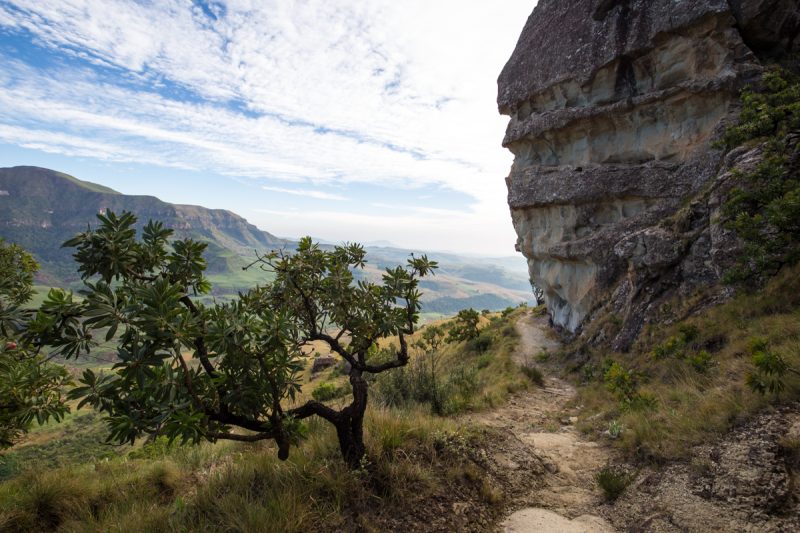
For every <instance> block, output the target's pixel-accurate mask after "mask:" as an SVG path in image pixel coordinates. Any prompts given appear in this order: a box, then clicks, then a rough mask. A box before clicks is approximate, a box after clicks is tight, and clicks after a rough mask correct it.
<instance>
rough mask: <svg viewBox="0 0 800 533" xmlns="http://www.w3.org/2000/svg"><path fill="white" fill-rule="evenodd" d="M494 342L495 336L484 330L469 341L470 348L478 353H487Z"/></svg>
mask: <svg viewBox="0 0 800 533" xmlns="http://www.w3.org/2000/svg"><path fill="white" fill-rule="evenodd" d="M492 343H494V337H493V336H492V334H491V333H488V332H486V331H482V332H481V333H480V334H479V335H478V336H477V337H475V338H474V339H472V340H470V341H469V344H468V348H469V350H471V351H473V352H477V353H485V352H486V351H487V350H488V349H489V348H491V347H492Z"/></svg>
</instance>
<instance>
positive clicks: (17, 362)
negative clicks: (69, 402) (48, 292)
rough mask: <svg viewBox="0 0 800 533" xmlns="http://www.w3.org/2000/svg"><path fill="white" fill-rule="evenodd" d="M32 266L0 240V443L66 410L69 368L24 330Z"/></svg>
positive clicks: (27, 258) (25, 255)
mask: <svg viewBox="0 0 800 533" xmlns="http://www.w3.org/2000/svg"><path fill="white" fill-rule="evenodd" d="M37 270H38V265H37V264H36V262H35V261H34V260H33V258H32V257H31V256H30V254H28V253H27V252H25V251H24V250H23V249H22V248H20V247H19V246H17V245H14V244H6V243H5V242H3V241H2V240H0V448H6V447H9V446H11V445H13V444H14V443H15V442H16V441H17V440H18V439H19V438H20V436H22V435H23V434H24V433H25V432H26V431H28V429H29V428H30V426H31V425H32V424H33V423H34V422H36V423H38V424H44V423H45V422H46V421H48V420H49V419H50V418H54V419H56V420H60V419H61V418H62V417H63V416H64V415H65V414H66V413H67V412H68V411H69V409H68V407H67V406H66V404H65V402H64V399H63V397H62V394H61V391H62V388H63V387H64V386H66V385H67V384H69V383H70V378H69V374H68V373H67V371H66V370H65V369H64V368H62V367H61V366H59V365H55V364H52V363H48V362H47V361H46V360H45V358H44V357H43V356H42V355H40V354H39V350H38V347H37V346H35V345H34V344H32V343H31V342H30V341H29V340H28V339H27V338H26V337H25V335H24V333H25V331H26V329H27V328H28V325H29V323H30V321H31V314H30V313H29V312H27V311H26V310H25V309H23V308H22V306H23V305H24V304H26V303H27V302H28V301H29V300H30V297H31V295H32V294H33V291H32V285H33V277H34V274H35V273H36V271H37Z"/></svg>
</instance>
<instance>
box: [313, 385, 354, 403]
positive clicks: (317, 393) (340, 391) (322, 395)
mask: <svg viewBox="0 0 800 533" xmlns="http://www.w3.org/2000/svg"><path fill="white" fill-rule="evenodd" d="M348 393H350V387H349V386H348V385H337V384H335V383H331V382H330V381H326V382H324V383H320V384H319V385H317V386H316V387H315V388H314V390H312V391H311V396H312V397H313V398H314V399H315V400H317V401H318V402H327V401H329V400H335V399H336V398H341V397H342V396H346V395H347V394H348Z"/></svg>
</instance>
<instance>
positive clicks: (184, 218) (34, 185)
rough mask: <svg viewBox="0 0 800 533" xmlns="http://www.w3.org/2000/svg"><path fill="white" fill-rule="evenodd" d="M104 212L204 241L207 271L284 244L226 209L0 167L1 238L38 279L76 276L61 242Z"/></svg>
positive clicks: (32, 169) (46, 172)
mask: <svg viewBox="0 0 800 533" xmlns="http://www.w3.org/2000/svg"><path fill="white" fill-rule="evenodd" d="M108 210H111V211H116V212H120V211H131V212H132V213H135V214H136V215H137V217H138V218H139V224H140V225H144V224H145V223H146V222H147V221H148V220H149V219H154V220H161V221H163V222H164V223H165V225H166V226H167V227H170V228H172V229H174V230H175V233H176V236H178V237H192V238H194V239H198V240H202V241H206V242H208V243H209V255H210V257H209V267H210V271H212V272H224V271H226V270H228V269H229V267H231V266H234V265H230V264H229V262H230V260H231V258H232V257H235V256H240V255H242V254H248V253H249V254H250V255H252V254H253V250H260V251H263V250H267V249H273V248H276V247H282V246H285V245H286V244H287V241H285V240H284V239H280V238H278V237H275V236H274V235H272V234H270V233H267V232H265V231H261V230H260V229H258V228H257V227H255V226H254V225H252V224H250V223H248V222H247V221H246V220H245V219H244V218H242V217H240V216H239V215H236V214H234V213H231V212H230V211H225V210H222V209H206V208H204V207H198V206H193V205H175V204H170V203H167V202H163V201H161V200H159V199H158V198H156V197H154V196H128V195H124V194H120V193H119V192H117V191H115V190H113V189H109V188H108V187H104V186H102V185H97V184H95V183H89V182H86V181H81V180H79V179H77V178H74V177H72V176H69V175H67V174H63V173H61V172H56V171H54V170H48V169H45V168H38V167H12V168H0V237H3V238H5V239H6V240H8V241H11V242H16V243H19V244H20V245H22V246H24V247H25V248H26V249H28V250H30V251H31V252H32V253H33V254H34V255H35V256H36V258H37V259H38V260H39V261H40V262H41V264H42V276H43V281H49V282H50V283H53V282H57V281H61V282H64V281H66V282H70V281H74V280H75V279H76V277H77V276H76V274H75V268H74V265H73V263H72V256H71V251H70V250H68V249H64V248H61V244H62V243H63V242H64V241H65V240H67V239H69V238H71V237H73V236H74V235H75V234H77V233H80V232H81V231H85V230H86V228H87V225H89V224H95V223H96V218H95V217H96V215H97V214H98V213H102V212H105V211H108ZM234 262H238V261H234Z"/></svg>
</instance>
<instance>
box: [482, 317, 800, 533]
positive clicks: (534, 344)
mask: <svg viewBox="0 0 800 533" xmlns="http://www.w3.org/2000/svg"><path fill="white" fill-rule="evenodd" d="M516 328H517V332H518V333H519V335H520V342H519V345H518V347H517V352H516V353H515V359H516V361H517V363H519V364H520V365H526V364H533V365H538V366H540V367H546V366H548V365H547V364H543V363H542V361H541V360H542V359H545V357H542V356H541V355H540V354H541V353H542V351H543V350H547V351H548V352H554V351H556V350H557V349H558V348H559V343H558V341H557V340H556V339H555V337H553V336H552V334H551V333H550V329H549V327H548V325H547V321H546V318H544V317H539V316H536V315H535V314H534V313H533V312H532V311H529V312H528V313H527V314H526V315H524V316H523V317H522V318H520V320H519V321H518V322H517V324H516ZM575 396H576V391H575V388H574V387H573V386H572V385H571V384H569V383H568V382H566V381H564V380H562V379H559V378H557V377H554V376H545V378H544V386H543V387H537V388H534V389H532V390H529V391H526V392H523V393H520V394H518V395H516V396H515V397H514V398H512V399H511V400H510V401H509V402H508V404H507V405H505V406H503V407H502V408H500V409H497V410H494V411H491V412H486V413H478V414H474V415H472V416H471V417H470V418H471V421H472V422H474V423H478V424H483V425H486V426H490V427H493V428H495V429H497V430H499V431H501V432H504V433H506V434H507V435H509V437H510V439H508V442H514V443H516V444H517V445H518V446H519V452H521V453H522V454H528V456H532V457H533V458H534V460H536V461H538V462H540V463H541V465H542V466H543V468H540V469H539V470H541V472H542V477H543V479H542V480H541V482H537V483H535V484H533V485H532V487H533V488H531V489H526V490H522V491H519V492H516V493H515V494H520V492H521V494H520V495H515V496H513V497H512V498H511V499H512V501H511V502H510V503H511V505H510V509H511V510H512V512H511V513H510V514H509V515H508V516H507V517H506V518H505V520H503V521H501V523H500V526H499V530H500V531H504V532H506V533H523V532H525V533H527V532H532V533H533V532H536V533H551V532H552V533H555V532H558V533H579V532H589V533H607V532H613V531H647V532H654V533H678V532H685V531H690V532H694V531H698V532H705V531H743V532H752V533H755V532H759V533H761V532H787V531H793V532H794V531H800V452H797V451H792V450H794V449H795V448H792V450H788V451H787V444H786V443H787V442H788V443H796V442H800V404H794V405H789V406H784V407H781V408H777V409H767V410H765V411H764V412H762V413H761V414H759V415H757V416H756V417H754V418H753V419H751V420H749V421H748V422H746V423H745V424H743V425H741V426H738V427H736V428H734V429H733V430H731V431H730V432H729V433H727V434H725V435H720V436H719V438H718V439H716V440H715V441H714V442H710V443H708V444H704V445H698V446H695V447H694V448H692V449H691V450H690V453H689V455H690V458H689V459H687V460H684V461H675V462H672V463H670V464H668V465H664V466H662V467H657V466H654V465H638V466H636V467H635V469H636V476H635V481H634V482H633V484H632V485H631V486H630V487H628V489H627V490H626V491H625V493H624V494H623V495H622V496H621V497H620V498H619V499H618V500H617V501H615V502H614V503H613V504H609V503H607V502H604V500H603V497H602V494H601V493H600V489H599V488H598V486H597V484H596V482H595V474H596V473H597V472H598V470H600V469H601V468H603V466H605V465H606V464H609V463H614V464H622V463H625V461H624V460H623V458H622V457H621V456H619V455H618V452H617V451H615V449H614V448H613V447H612V446H610V445H609V443H608V442H603V441H602V440H601V441H592V440H590V439H589V438H587V437H585V436H583V435H582V434H581V433H580V432H578V431H577V429H576V428H575V427H574V423H575V422H576V421H577V418H576V415H577V410H578V407H576V406H575V401H574V400H575ZM796 448H797V449H800V446H796ZM501 452H502V450H498V454H500V453H501ZM631 466H632V465H631ZM537 467H538V463H537ZM612 522H613V525H612Z"/></svg>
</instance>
